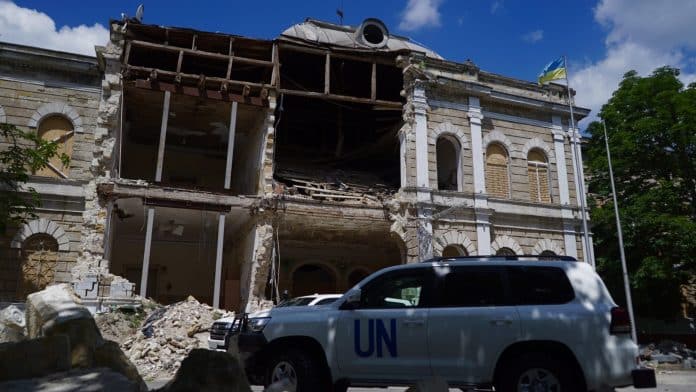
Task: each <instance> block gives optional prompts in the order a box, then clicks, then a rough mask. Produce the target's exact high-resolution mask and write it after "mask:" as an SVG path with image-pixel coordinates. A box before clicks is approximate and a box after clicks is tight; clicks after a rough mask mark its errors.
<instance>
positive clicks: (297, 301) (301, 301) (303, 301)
mask: <svg viewBox="0 0 696 392" xmlns="http://www.w3.org/2000/svg"><path fill="white" fill-rule="evenodd" d="M312 301H314V298H312V297H309V298H302V297H299V298H293V299H289V300H287V301H285V302H282V303H280V304H278V305H277V306H276V307H278V308H284V307H286V306H306V305H309V303H310V302H312Z"/></svg>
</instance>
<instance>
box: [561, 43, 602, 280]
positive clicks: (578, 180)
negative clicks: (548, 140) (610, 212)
mask: <svg viewBox="0 0 696 392" xmlns="http://www.w3.org/2000/svg"><path fill="white" fill-rule="evenodd" d="M563 66H564V67H565V80H566V89H567V90H568V107H569V108H570V143H571V146H572V148H573V155H574V156H575V167H576V170H575V190H576V192H579V193H580V215H581V216H582V229H583V232H584V235H583V237H584V238H583V239H584V241H585V253H586V254H585V255H584V256H585V260H586V261H589V263H590V265H592V267H595V262H594V259H593V258H592V256H591V255H592V242H591V241H590V232H589V230H588V229H587V213H586V211H587V209H586V207H585V180H584V179H583V178H582V166H581V165H582V161H581V160H580V149H579V148H578V141H577V140H576V139H577V138H576V137H575V115H574V114H573V101H572V95H571V93H570V82H569V81H568V73H569V72H568V60H567V59H566V56H565V55H563Z"/></svg>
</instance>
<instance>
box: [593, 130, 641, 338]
mask: <svg viewBox="0 0 696 392" xmlns="http://www.w3.org/2000/svg"><path fill="white" fill-rule="evenodd" d="M602 126H604V144H605V146H606V148H607V163H608V164H609V182H611V195H612V197H613V198H614V214H616V230H617V233H618V235H619V252H620V254H621V269H622V270H623V281H624V290H626V307H628V316H629V317H630V318H631V337H632V338H633V341H634V342H636V343H638V334H637V333H636V320H635V318H634V317H633V300H632V299H631V286H630V285H629V283H628V270H627V268H626V255H625V254H624V244H623V233H622V231H621V218H619V204H618V203H617V201H616V186H615V185H614V169H612V166H611V153H610V152H609V137H608V136H607V124H606V123H605V122H604V120H602Z"/></svg>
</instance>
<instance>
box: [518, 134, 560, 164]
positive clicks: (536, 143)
mask: <svg viewBox="0 0 696 392" xmlns="http://www.w3.org/2000/svg"><path fill="white" fill-rule="evenodd" d="M535 148H536V149H539V150H541V151H543V152H544V154H546V159H548V161H549V163H555V162H556V157H555V154H554V152H553V149H552V148H551V146H549V144H548V143H546V142H544V141H543V140H541V139H539V138H538V137H535V138H532V139H529V140H527V143H525V144H524V147H522V154H521V155H522V157H523V158H524V159H527V155H528V154H529V151H530V150H532V149H535Z"/></svg>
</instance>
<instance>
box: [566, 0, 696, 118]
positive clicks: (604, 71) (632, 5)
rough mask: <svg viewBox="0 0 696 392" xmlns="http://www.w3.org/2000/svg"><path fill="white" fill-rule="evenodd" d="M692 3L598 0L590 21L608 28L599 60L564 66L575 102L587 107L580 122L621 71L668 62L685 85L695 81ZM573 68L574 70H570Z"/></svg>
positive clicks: (695, 11)
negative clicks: (567, 72)
mask: <svg viewBox="0 0 696 392" xmlns="http://www.w3.org/2000/svg"><path fill="white" fill-rule="evenodd" d="M694 15H696V2H694V1H679V0H665V1H660V2H657V1H652V0H600V2H599V4H598V5H597V7H596V8H595V10H594V16H595V20H596V21H597V22H598V23H600V24H601V25H602V26H604V27H606V28H607V29H608V34H607V38H606V40H605V46H606V52H605V55H604V58H602V59H601V60H599V61H596V62H593V63H588V64H584V65H582V66H580V67H579V68H578V67H573V66H572V64H571V69H570V72H571V74H570V85H571V87H573V88H574V89H575V90H577V95H576V103H577V104H578V105H580V106H584V107H588V108H590V109H592V114H591V115H590V118H588V119H586V120H583V121H582V122H581V124H580V125H581V127H586V126H587V124H589V122H590V121H593V120H595V119H596V118H597V114H598V112H599V110H600V109H601V107H602V105H603V104H604V103H606V102H607V100H608V99H609V98H610V97H611V94H612V93H613V92H614V90H616V88H617V87H618V85H619V82H620V81H621V79H622V77H623V75H624V74H625V73H626V72H627V71H629V70H635V71H637V72H638V73H639V74H640V75H648V74H650V73H651V72H652V71H653V70H655V68H658V67H661V66H664V65H670V66H675V67H678V68H681V69H682V74H681V79H682V81H683V82H684V83H685V84H688V83H690V82H692V81H694V80H696V73H689V72H688V71H689V70H693V69H694V68H696V67H694V64H695V62H696V53H694V49H696V24H695V23H693V16H694ZM574 69H575V70H576V71H574Z"/></svg>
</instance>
